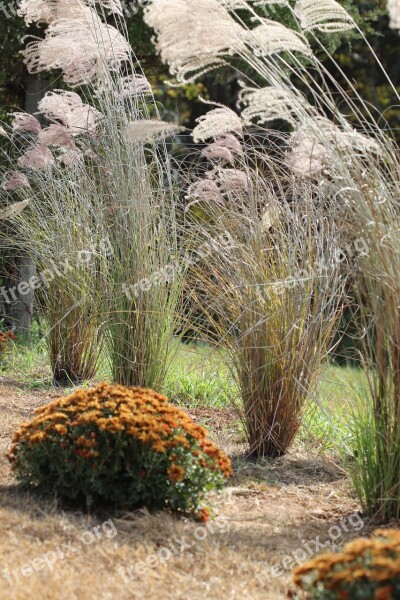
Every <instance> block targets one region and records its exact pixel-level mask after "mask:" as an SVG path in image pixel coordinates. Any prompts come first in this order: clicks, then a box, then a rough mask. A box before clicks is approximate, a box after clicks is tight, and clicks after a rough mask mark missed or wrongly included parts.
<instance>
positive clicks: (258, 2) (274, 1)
mask: <svg viewBox="0 0 400 600" xmlns="http://www.w3.org/2000/svg"><path fill="white" fill-rule="evenodd" d="M251 2H252V3H253V6H262V7H263V6H273V5H277V6H290V4H289V1H288V0H251Z"/></svg>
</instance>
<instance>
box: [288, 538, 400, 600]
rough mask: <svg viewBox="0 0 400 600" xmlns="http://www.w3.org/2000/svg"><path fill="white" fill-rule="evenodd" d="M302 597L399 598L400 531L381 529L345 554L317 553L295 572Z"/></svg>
mask: <svg viewBox="0 0 400 600" xmlns="http://www.w3.org/2000/svg"><path fill="white" fill-rule="evenodd" d="M294 583H295V584H296V585H297V586H298V588H300V589H301V590H302V595H300V596H299V597H301V598H309V599H310V600H314V599H317V598H318V600H336V599H339V598H340V599H345V598H347V599H348V600H371V599H375V600H398V598H400V530H397V529H393V530H385V529H377V530H376V531H374V536H373V537H372V538H371V539H363V538H361V539H358V540H355V541H353V542H350V543H349V544H347V545H346V546H345V547H344V550H343V553H342V554H334V553H327V554H322V555H319V556H316V557H315V558H314V559H312V560H310V561H308V562H306V563H305V564H304V565H302V566H301V567H298V568H296V569H295V571H294Z"/></svg>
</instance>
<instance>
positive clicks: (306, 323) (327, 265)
mask: <svg viewBox="0 0 400 600" xmlns="http://www.w3.org/2000/svg"><path fill="white" fill-rule="evenodd" d="M269 168H270V172H272V169H273V168H274V165H273V164H269ZM276 168H277V169H279V177H278V173H275V174H274V175H272V176H271V181H272V182H273V184H271V185H270V184H269V183H268V180H267V179H264V178H263V177H262V176H260V175H257V174H256V173H255V172H252V171H251V169H248V171H246V169H244V171H243V175H244V176H245V177H246V178H248V186H247V189H240V188H239V187H236V188H235V192H234V193H232V192H227V193H226V194H225V199H224V202H223V203H222V204H221V203H219V204H217V203H209V204H208V205H207V206H205V207H204V208H203V209H204V210H205V212H206V215H207V220H204V221H203V222H202V223H198V222H197V223H194V224H193V226H192V230H191V231H192V234H191V235H192V241H193V244H194V245H195V246H199V244H200V243H201V242H200V240H203V241H204V240H207V241H208V243H209V244H213V246H214V250H215V253H216V255H215V259H214V260H212V261H207V262H200V263H197V264H195V265H193V267H192V270H191V272H190V273H189V275H191V276H192V278H193V279H192V280H189V283H188V294H190V298H191V300H192V302H193V303H194V306H195V308H196V311H199V315H201V318H199V325H198V326H199V335H200V336H201V338H202V339H207V340H208V341H209V342H210V343H211V344H212V345H217V346H218V347H221V348H223V350H224V352H223V353H222V356H223V357H225V358H226V361H227V365H228V367H229V368H230V370H231V372H232V375H233V377H234V380H235V382H236V384H237V386H238V389H239V390H240V397H241V400H242V405H241V406H240V407H239V410H240V412H241V415H242V418H243V423H244V427H245V431H246V433H247V437H248V441H249V446H250V454H251V455H252V456H253V457H260V456H268V457H272V456H279V455H281V454H284V453H285V452H286V451H287V449H288V448H289V447H290V445H291V443H292V441H293V439H294V437H295V435H296V433H297V431H298V428H299V425H300V422H301V417H302V411H303V407H304V405H305V401H306V399H307V397H308V394H309V393H311V392H312V391H313V388H314V385H315V378H316V375H317V373H318V370H319V368H320V366H321V363H322V361H323V360H324V358H325V356H326V353H327V352H328V350H329V348H330V343H331V335H332V332H333V330H334V328H335V324H336V322H337V313H338V310H337V308H338V303H339V300H340V292H339V289H340V285H341V283H340V281H339V279H338V269H337V265H335V262H334V260H333V256H334V254H333V252H334V249H335V248H337V235H336V232H335V228H334V227H332V226H331V224H330V223H329V221H328V220H327V219H326V214H325V211H324V210H323V209H322V208H321V206H318V203H315V202H314V199H313V196H314V193H315V187H314V185H313V184H309V183H308V182H304V183H303V182H297V181H295V180H291V179H290V178H286V179H284V172H283V170H282V169H281V167H280V166H279V165H277V166H276ZM279 182H281V190H280V191H278V192H275V191H274V190H273V185H274V184H275V183H277V184H278V185H279ZM285 194H288V195H289V196H290V197H291V198H292V200H293V202H292V205H290V204H288V203H287V201H286V200H285V198H284V196H285ZM266 210H268V211H269V215H270V219H269V221H270V225H269V226H266V225H267V224H266V221H265V211H266ZM272 222H273V227H271V223H272ZM228 237H229V243H224V244H220V245H218V243H217V242H216V240H218V239H220V238H221V239H227V238H228ZM204 322H205V323H207V327H204V326H202V323H204Z"/></svg>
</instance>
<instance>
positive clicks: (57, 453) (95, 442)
mask: <svg viewBox="0 0 400 600" xmlns="http://www.w3.org/2000/svg"><path fill="white" fill-rule="evenodd" d="M8 458H9V460H10V461H11V464H12V467H13V470H14V471H15V473H16V475H17V477H18V479H19V480H20V481H21V482H23V483H25V484H28V485H29V486H34V487H35V488H37V489H38V490H39V491H42V492H45V493H52V494H57V495H58V496H59V497H61V498H66V499H71V500H73V501H75V502H76V501H78V502H81V503H86V504H89V505H95V506H96V505H104V504H107V505H108V504H111V505H113V506H115V507H125V508H136V507H139V506H146V507H148V508H149V509H153V510H157V509H162V508H171V509H173V510H182V511H185V512H192V513H197V511H198V510H199V506H200V503H201V501H202V499H203V497H204V494H205V492H207V491H209V490H211V489H216V488H220V487H221V486H222V484H223V482H224V480H225V479H226V478H228V477H229V476H230V474H231V465H230V461H229V459H228V458H227V456H226V455H225V454H224V453H223V452H221V451H220V450H219V449H218V448H217V447H216V446H214V444H213V443H211V442H210V441H209V440H207V437H206V431H205V430H204V429H203V427H201V426H199V425H196V424H195V423H194V422H193V421H192V419H190V417H189V416H188V415H187V414H186V413H185V412H184V411H182V410H180V409H179V408H177V407H175V406H173V405H171V404H170V403H169V402H168V401H167V398H165V396H162V395H160V394H157V393H156V392H153V391H152V390H148V389H142V388H126V387H123V386H121V385H107V384H106V383H101V384H100V385H98V386H97V387H94V388H90V389H87V390H79V391H76V392H74V393H72V394H71V395H69V396H67V397H65V398H60V399H57V400H54V401H53V402H51V403H50V404H48V405H47V406H44V407H42V408H38V409H37V410H36V416H35V417H34V419H33V420H32V421H30V422H29V423H24V424H23V425H21V427H20V428H19V430H18V431H17V432H16V433H15V435H14V439H13V444H12V446H11V448H10V451H9V453H8ZM200 514H203V513H202V512H201V513H200Z"/></svg>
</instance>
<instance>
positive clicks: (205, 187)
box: [185, 179, 224, 212]
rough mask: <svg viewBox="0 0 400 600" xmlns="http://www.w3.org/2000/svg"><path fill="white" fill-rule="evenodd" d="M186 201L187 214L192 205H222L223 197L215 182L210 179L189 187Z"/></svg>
mask: <svg viewBox="0 0 400 600" xmlns="http://www.w3.org/2000/svg"><path fill="white" fill-rule="evenodd" d="M186 199H187V200H189V203H188V204H187V205H186V207H185V211H186V212H187V211H188V210H189V209H190V208H191V207H192V206H193V205H194V204H198V203H199V202H200V203H203V202H204V204H205V205H206V206H207V205H208V204H210V203H213V202H215V203H217V204H223V202H224V197H223V195H222V193H221V191H220V189H219V187H218V185H217V183H216V182H215V181H213V180H212V179H201V180H200V181H196V182H195V183H192V185H191V186H189V188H188V190H187V195H186Z"/></svg>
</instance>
